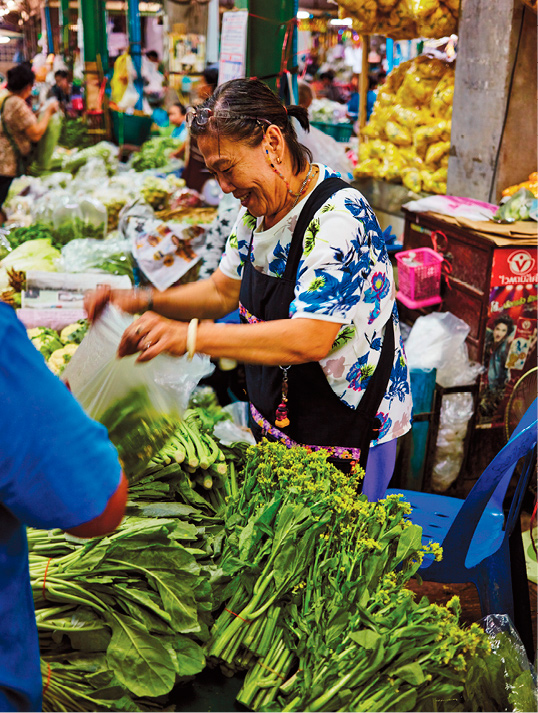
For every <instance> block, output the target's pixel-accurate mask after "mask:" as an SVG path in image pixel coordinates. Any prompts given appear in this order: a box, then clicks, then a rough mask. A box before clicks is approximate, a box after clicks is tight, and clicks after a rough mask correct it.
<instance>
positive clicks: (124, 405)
mask: <svg viewBox="0 0 538 713" xmlns="http://www.w3.org/2000/svg"><path fill="white" fill-rule="evenodd" d="M132 321H133V317H131V316H130V315H126V314H124V313H122V312H120V311H119V310H117V309H115V308H114V307H108V308H107V309H106V310H105V312H104V314H103V315H102V316H101V317H100V319H98V320H97V321H96V322H94V323H93V325H92V326H91V328H90V330H89V331H88V333H87V335H86V337H85V338H84V340H83V341H82V344H81V345H80V347H79V348H78V349H77V352H76V353H75V355H74V356H73V358H72V359H71V361H70V363H69V364H68V366H67V367H66V369H65V371H64V374H63V378H64V380H65V381H66V382H68V383H69V386H70V388H71V391H72V392H73V394H74V396H75V397H76V398H77V400H78V401H79V402H80V404H81V405H82V407H83V408H84V410H85V411H86V413H87V414H88V415H89V416H91V417H92V418H95V419H96V420H97V421H99V422H100V423H102V424H103V425H104V426H106V428H107V430H108V433H109V437H110V440H111V441H112V443H114V445H115V446H116V448H117V449H118V455H119V458H120V461H121V463H122V467H123V469H124V471H125V474H126V475H127V477H128V478H129V479H130V480H131V481H132V480H133V479H136V477H137V476H139V475H140V474H141V473H142V472H143V471H144V469H145V467H146V465H147V464H148V462H149V461H150V460H151V458H152V457H153V456H154V455H155V454H156V453H158V451H159V450H160V449H161V448H162V447H163V446H164V444H165V443H166V441H167V440H168V438H169V437H170V436H171V435H172V433H173V432H174V430H175V426H176V424H177V421H178V419H180V418H181V415H182V413H183V411H184V410H185V408H186V407H187V405H188V401H189V398H190V395H191V393H192V390H193V389H194V387H195V386H196V385H197V384H198V382H199V380H200V379H202V378H203V377H204V376H207V375H208V374H210V373H211V371H212V369H213V367H212V365H211V362H210V359H209V357H206V356H202V355H199V354H197V355H195V357H194V359H193V360H192V361H189V360H188V358H187V357H186V356H184V357H171V356H168V355H166V354H160V355H159V356H157V357H155V358H154V359H152V360H151V361H149V362H145V363H137V362H136V356H137V355H136V354H134V355H131V356H128V357H124V358H122V359H118V358H117V350H118V346H119V343H120V340H121V337H122V335H123V332H124V331H125V329H126V328H127V327H128V326H129V324H131V322H132Z"/></svg>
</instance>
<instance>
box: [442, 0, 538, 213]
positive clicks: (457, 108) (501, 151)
mask: <svg viewBox="0 0 538 713" xmlns="http://www.w3.org/2000/svg"><path fill="white" fill-rule="evenodd" d="M458 36H459V44H458V58H457V62H456V79H455V92H454V110H453V115H452V137H451V143H452V147H451V151H450V159H449V163H448V181H447V192H448V193H449V194H451V195H457V196H468V197H471V198H476V199H479V200H484V201H489V202H492V203H496V202H497V201H498V198H499V196H500V192H501V190H502V189H503V188H504V187H505V186H506V185H509V184H510V183H515V182H518V181H522V180H525V179H526V177H527V174H528V173H530V172H531V171H534V170H536V160H537V158H536V97H537V95H536V76H537V75H536V15H535V14H534V13H533V12H532V10H530V8H528V7H525V6H524V5H523V4H522V3H521V0H462V3H461V9H460V21H459V31H458Z"/></svg>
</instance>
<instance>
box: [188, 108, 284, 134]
mask: <svg viewBox="0 0 538 713" xmlns="http://www.w3.org/2000/svg"><path fill="white" fill-rule="evenodd" d="M211 117H213V118H215V119H239V120H244V119H249V120H250V121H255V122H257V123H258V124H267V126H270V125H271V122H270V121H268V120H267V119H260V118H259V117H257V116H242V115H241V114H231V113H230V112H228V111H219V112H218V113H214V112H213V110H212V109H207V108H204V107H202V108H199V109H196V108H195V107H192V106H191V107H189V108H188V109H187V116H186V118H185V121H186V124H187V127H188V128H189V129H190V127H191V126H192V125H193V124H194V122H196V123H197V124H198V126H206V124H207V123H208V121H209V119H210V118H211Z"/></svg>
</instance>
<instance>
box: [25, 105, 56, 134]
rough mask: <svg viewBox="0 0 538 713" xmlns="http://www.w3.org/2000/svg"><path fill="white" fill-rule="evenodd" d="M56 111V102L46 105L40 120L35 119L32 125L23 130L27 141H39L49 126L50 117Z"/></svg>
mask: <svg viewBox="0 0 538 713" xmlns="http://www.w3.org/2000/svg"><path fill="white" fill-rule="evenodd" d="M57 111H58V102H57V101H56V100H54V101H51V102H50V103H49V104H47V108H46V109H45V111H44V112H43V115H42V116H41V118H40V119H36V121H35V123H34V124H30V126H28V127H27V128H26V130H25V134H26V136H27V137H28V139H29V140H30V141H32V142H34V143H35V142H36V141H39V139H40V138H41V137H42V136H43V134H44V133H45V131H46V130H47V126H48V125H49V121H50V117H51V116H52V115H53V114H55V113H56V112H57Z"/></svg>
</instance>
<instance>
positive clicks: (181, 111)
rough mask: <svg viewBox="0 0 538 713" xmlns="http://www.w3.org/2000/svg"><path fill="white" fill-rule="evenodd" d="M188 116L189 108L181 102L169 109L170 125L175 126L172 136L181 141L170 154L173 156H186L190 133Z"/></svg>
mask: <svg viewBox="0 0 538 713" xmlns="http://www.w3.org/2000/svg"><path fill="white" fill-rule="evenodd" d="M186 116H187V110H186V109H185V107H184V106H183V104H182V103H181V102H176V103H175V104H172V106H171V107H170V108H169V109H168V118H169V120H170V126H173V127H174V130H173V131H172V134H171V136H172V138H173V139H177V140H178V141H181V144H180V146H179V147H178V148H177V149H176V150H175V151H173V152H172V153H171V154H170V156H171V157H172V158H185V148H186V146H187V138H188V134H189V131H188V129H187V123H186V121H185V119H186Z"/></svg>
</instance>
